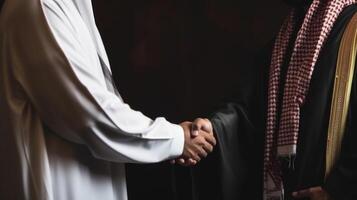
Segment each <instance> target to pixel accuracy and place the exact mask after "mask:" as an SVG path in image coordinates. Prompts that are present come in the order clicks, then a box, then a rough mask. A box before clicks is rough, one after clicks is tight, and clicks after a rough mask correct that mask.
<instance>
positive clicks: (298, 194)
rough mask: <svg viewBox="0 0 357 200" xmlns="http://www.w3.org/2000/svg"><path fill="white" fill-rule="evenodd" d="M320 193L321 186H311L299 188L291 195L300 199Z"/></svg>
mask: <svg viewBox="0 0 357 200" xmlns="http://www.w3.org/2000/svg"><path fill="white" fill-rule="evenodd" d="M321 193H322V188H321V187H312V188H308V189H305V190H300V191H297V192H293V194H292V195H293V197H294V198H297V199H300V198H306V197H310V198H311V197H313V196H316V195H319V194H321Z"/></svg>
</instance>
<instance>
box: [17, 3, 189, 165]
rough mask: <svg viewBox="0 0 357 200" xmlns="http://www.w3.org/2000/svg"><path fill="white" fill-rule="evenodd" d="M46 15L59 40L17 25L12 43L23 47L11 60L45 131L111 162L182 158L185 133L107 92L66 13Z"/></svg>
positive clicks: (49, 10)
mask: <svg viewBox="0 0 357 200" xmlns="http://www.w3.org/2000/svg"><path fill="white" fill-rule="evenodd" d="M44 9H45V14H46V17H47V19H48V23H49V25H50V27H51V30H52V33H53V35H54V36H55V37H54V38H55V39H56V40H54V38H53V37H52V35H50V34H49V30H47V29H48V26H47V25H44V26H40V25H38V24H35V23H34V24H32V25H33V26H35V28H31V27H26V24H25V27H21V26H20V25H18V26H19V27H18V29H20V30H17V31H14V34H15V35H14V38H17V39H16V40H13V41H11V42H12V43H13V45H18V46H19V48H14V51H13V52H12V53H13V54H12V55H11V56H12V59H13V60H14V62H17V65H16V66H17V68H16V69H15V71H16V78H17V80H18V82H19V84H20V85H21V87H22V88H23V90H24V91H25V93H26V95H27V98H29V101H30V102H31V105H30V106H31V107H32V108H33V109H34V112H35V113H36V115H39V116H40V119H41V120H42V121H43V123H44V125H45V126H47V127H48V128H49V129H51V130H52V131H53V132H55V133H56V134H58V135H60V136H61V137H63V138H65V139H67V140H69V141H71V142H75V143H78V144H83V145H86V146H87V147H88V148H89V149H90V150H91V152H92V154H93V155H94V156H95V157H97V158H100V159H105V160H109V161H115V162H134V163H150V162H159V161H162V160H165V159H169V158H174V157H177V156H179V155H181V154H182V151H183V146H184V131H183V129H182V128H181V127H180V126H178V125H175V124H172V123H169V122H168V121H166V120H165V119H164V118H157V119H155V120H151V119H149V118H148V117H146V116H145V115H143V114H142V113H140V112H137V111H134V110H132V109H131V108H130V107H129V105H127V104H125V103H124V102H122V100H121V99H120V98H119V97H118V96H116V95H115V94H113V93H111V92H109V91H108V90H107V89H106V85H105V83H103V82H102V80H101V79H100V78H99V77H100V76H102V75H101V74H102V73H99V72H101V71H97V70H96V69H97V68H98V66H96V65H97V64H98V63H95V62H92V61H93V58H90V57H89V56H88V54H87V52H88V49H84V48H83V46H82V45H83V44H82V43H80V42H79V41H78V38H76V37H78V36H77V35H76V34H78V33H76V32H74V30H73V29H71V27H70V25H69V24H68V23H67V21H65V20H63V19H66V16H64V13H62V12H61V10H60V9H59V8H58V7H57V5H50V4H46V3H45V5H44ZM29 26H31V24H30V25H29ZM26 28H29V30H30V33H28V32H27V30H26ZM33 29H35V30H33ZM41 29H42V30H41ZM44 33H45V34H44ZM46 33H47V35H46ZM16 34H21V37H16ZM57 42H58V44H59V45H60V46H59V47H58V44H57ZM29 51H36V52H38V55H39V56H35V57H30V56H29V55H33V52H29ZM17 58H20V59H17ZM16 59H17V60H16ZM15 60H16V61H15ZM99 69H100V67H99Z"/></svg>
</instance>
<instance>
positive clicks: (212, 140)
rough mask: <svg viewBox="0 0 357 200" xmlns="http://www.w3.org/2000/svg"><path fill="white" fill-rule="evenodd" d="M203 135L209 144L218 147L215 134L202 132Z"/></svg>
mask: <svg viewBox="0 0 357 200" xmlns="http://www.w3.org/2000/svg"><path fill="white" fill-rule="evenodd" d="M201 135H202V136H203V137H204V138H205V140H206V141H207V142H209V143H210V144H211V145H213V146H216V144H217V141H216V138H215V137H214V135H213V134H210V133H207V132H202V133H201Z"/></svg>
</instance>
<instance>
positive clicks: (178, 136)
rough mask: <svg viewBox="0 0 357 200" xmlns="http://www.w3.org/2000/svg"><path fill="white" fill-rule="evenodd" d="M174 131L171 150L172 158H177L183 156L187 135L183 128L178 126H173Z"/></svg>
mask: <svg viewBox="0 0 357 200" xmlns="http://www.w3.org/2000/svg"><path fill="white" fill-rule="evenodd" d="M171 126H172V127H171V128H172V129H171V130H172V136H173V137H172V143H171V149H170V152H171V153H170V156H169V157H170V158H177V157H179V156H181V155H182V153H183V147H184V143H185V136H184V135H185V134H184V130H183V128H182V127H181V126H179V125H176V124H171Z"/></svg>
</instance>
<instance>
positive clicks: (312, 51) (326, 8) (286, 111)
mask: <svg viewBox="0 0 357 200" xmlns="http://www.w3.org/2000/svg"><path fill="white" fill-rule="evenodd" d="M354 3H356V0H314V1H313V2H312V4H311V5H310V7H309V9H308V11H307V13H306V15H305V18H304V21H303V24H302V26H301V28H300V30H299V32H298V34H297V38H292V34H293V29H294V27H295V26H296V23H297V15H296V10H292V12H291V13H290V15H289V17H288V18H287V19H286V20H285V22H284V24H283V25H282V27H281V30H280V32H279V34H278V36H277V38H276V41H275V45H274V49H273V55H272V60H271V65H270V74H269V86H268V87H269V88H268V112H267V124H266V126H267V127H266V130H267V131H266V144H265V154H264V200H277V199H279V200H280V199H283V194H284V189H283V185H282V178H281V167H280V163H279V157H288V158H289V157H290V158H291V157H292V156H294V155H295V154H296V145H297V141H298V135H299V134H298V133H299V122H300V107H301V106H302V105H303V104H304V102H305V99H306V95H307V92H308V90H309V85H310V80H311V77H312V74H313V72H314V67H315V64H316V61H317V59H318V58H319V54H320V52H321V49H322V48H323V46H324V44H325V41H326V39H327V37H328V35H329V33H330V31H331V29H332V27H333V25H334V23H335V21H336V19H337V17H338V16H339V14H340V13H341V12H342V10H343V9H344V8H345V7H347V6H349V5H351V4H354ZM294 39H296V40H295V44H294V49H293V53H292V55H291V59H290V63H289V66H288V71H287V76H286V81H285V85H284V86H283V87H284V93H283V100H282V102H278V101H279V91H280V89H279V83H280V76H281V67H282V64H283V61H284V59H286V58H285V57H286V54H287V48H288V44H289V42H290V40H294ZM279 104H282V110H281V116H280V119H277V112H278V105H279ZM278 122H279V123H278Z"/></svg>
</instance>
